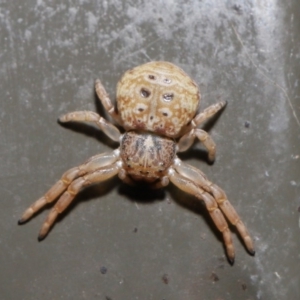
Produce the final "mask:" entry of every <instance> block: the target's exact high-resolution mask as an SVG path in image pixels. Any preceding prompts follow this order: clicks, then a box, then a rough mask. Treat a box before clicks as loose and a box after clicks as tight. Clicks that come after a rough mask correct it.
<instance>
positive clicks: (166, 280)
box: [161, 274, 169, 284]
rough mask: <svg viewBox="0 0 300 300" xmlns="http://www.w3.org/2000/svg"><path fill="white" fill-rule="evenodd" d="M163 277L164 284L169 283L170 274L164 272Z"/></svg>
mask: <svg viewBox="0 0 300 300" xmlns="http://www.w3.org/2000/svg"><path fill="white" fill-rule="evenodd" d="M161 279H162V281H163V283H164V284H168V283H169V277H168V274H164V275H163V276H162V278H161Z"/></svg>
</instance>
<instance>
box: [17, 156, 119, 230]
mask: <svg viewBox="0 0 300 300" xmlns="http://www.w3.org/2000/svg"><path fill="white" fill-rule="evenodd" d="M119 155H120V151H119V150H115V151H113V152H112V153H102V154H98V155H95V156H93V157H91V158H90V159H88V160H87V161H86V162H85V163H84V164H82V165H80V166H78V167H75V168H72V169H70V170H68V171H66V172H65V173H64V174H63V175H62V177H61V179H60V180H59V181H57V182H56V183H55V184H54V185H53V186H52V187H51V188H50V189H49V190H48V192H47V193H46V194H45V195H43V196H42V197H41V198H39V199H38V200H37V201H36V202H34V203H33V204H32V205H31V206H30V207H29V208H27V209H26V210H25V212H24V213H23V215H22V217H21V219H20V220H19V224H23V223H25V222H26V221H28V220H29V219H30V218H31V217H32V216H33V215H34V214H35V213H36V212H38V211H39V210H40V209H42V208H43V207H45V206H46V205H47V204H48V203H51V202H53V201H55V200H56V199H57V198H58V197H59V196H60V195H61V194H62V193H63V192H64V191H65V190H66V189H67V188H68V186H69V185H70V184H71V182H72V181H73V180H75V179H76V178H77V177H79V176H83V175H85V174H87V173H89V172H93V171H96V170H98V169H100V168H103V167H106V166H109V165H111V164H113V163H115V162H116V161H117V160H118V159H119Z"/></svg>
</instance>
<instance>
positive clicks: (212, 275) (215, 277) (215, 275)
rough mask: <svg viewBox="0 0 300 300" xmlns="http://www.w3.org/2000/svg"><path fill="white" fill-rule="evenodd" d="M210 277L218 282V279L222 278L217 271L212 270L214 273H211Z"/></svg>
mask: <svg viewBox="0 0 300 300" xmlns="http://www.w3.org/2000/svg"><path fill="white" fill-rule="evenodd" d="M210 279H211V280H212V281H213V282H217V281H219V280H220V278H219V276H218V275H217V274H216V273H215V272H212V273H211V275H210Z"/></svg>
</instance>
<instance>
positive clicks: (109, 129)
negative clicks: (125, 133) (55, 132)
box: [59, 111, 121, 142]
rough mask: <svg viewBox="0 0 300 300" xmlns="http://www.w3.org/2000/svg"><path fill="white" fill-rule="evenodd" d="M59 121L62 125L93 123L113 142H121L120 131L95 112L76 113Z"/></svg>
mask: <svg viewBox="0 0 300 300" xmlns="http://www.w3.org/2000/svg"><path fill="white" fill-rule="evenodd" d="M59 121H60V122H62V123H65V122H70V121H73V122H80V121H83V122H92V123H95V124H96V125H97V126H98V127H99V128H100V129H101V130H102V131H103V132H104V133H105V134H106V135H107V136H108V137H109V138H111V139H112V140H113V141H115V142H119V140H120V136H121V133H120V131H119V129H118V128H117V127H116V126H114V125H113V124H111V123H110V122H108V121H106V120H105V119H104V118H102V117H101V116H99V115H98V114H96V113H95V112H93V111H74V112H71V113H68V114H65V115H63V116H61V117H60V118H59Z"/></svg>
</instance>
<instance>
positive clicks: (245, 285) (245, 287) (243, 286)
mask: <svg viewBox="0 0 300 300" xmlns="http://www.w3.org/2000/svg"><path fill="white" fill-rule="evenodd" d="M241 286H242V290H243V291H245V290H246V289H247V284H246V283H242V284H241Z"/></svg>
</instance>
